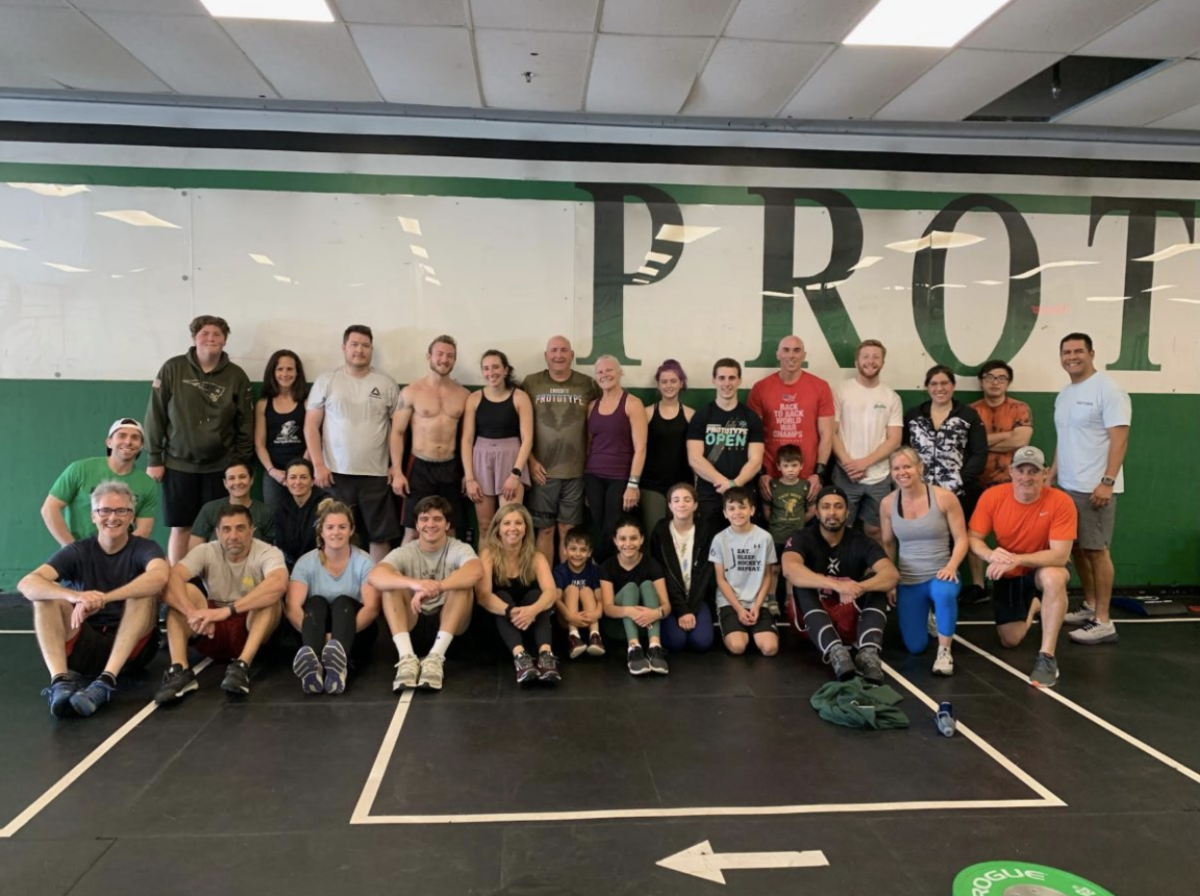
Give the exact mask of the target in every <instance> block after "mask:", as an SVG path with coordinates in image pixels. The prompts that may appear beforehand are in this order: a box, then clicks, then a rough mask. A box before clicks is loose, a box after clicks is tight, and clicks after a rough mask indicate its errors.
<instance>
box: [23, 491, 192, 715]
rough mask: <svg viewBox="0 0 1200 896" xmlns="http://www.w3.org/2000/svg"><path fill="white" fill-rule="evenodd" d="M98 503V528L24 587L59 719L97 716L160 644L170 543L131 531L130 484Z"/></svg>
mask: <svg viewBox="0 0 1200 896" xmlns="http://www.w3.org/2000/svg"><path fill="white" fill-rule="evenodd" d="M91 504H92V522H93V523H94V524H95V525H96V529H97V533H96V534H95V535H93V536H91V537H89V538H82V539H80V540H79V541H75V542H72V543H71V544H68V545H66V546H65V547H63V548H61V549H60V550H59V551H58V552H57V553H56V554H55V555H54V556H53V557H51V558H50V559H49V560H47V561H46V562H45V563H43V564H42V565H41V566H39V567H38V568H37V569H35V570H34V571H33V572H31V573H30V574H29V575H27V576H25V578H23V579H21V583H20V584H19V585H18V586H17V587H18V590H19V591H20V592H21V594H23V595H25V597H26V598H27V599H28V600H30V601H31V602H32V603H33V627H34V630H35V631H36V632H37V640H38V647H40V648H41V651H42V659H43V660H44V661H45V663H46V668H47V669H49V670H50V687H48V688H47V689H46V690H44V691H42V694H43V696H47V697H49V699H50V714H51V715H53V716H54V717H55V718H59V719H61V718H63V717H64V716H70V715H80V716H90V715H91V714H92V713H94V712H95V711H96V710H97V709H99V708H100V707H101V706H103V705H104V704H105V703H107V702H108V701H109V699H110V698H111V697H112V693H113V691H115V690H116V688H117V676H118V675H119V674H120V673H121V670H122V669H123V668H125V667H126V666H128V667H129V668H131V669H144V668H145V667H146V664H147V663H149V662H150V660H151V659H153V658H154V654H155V653H156V652H157V650H158V640H157V638H156V637H155V634H156V633H155V630H154V620H155V612H154V611H155V608H156V607H157V605H158V600H157V598H158V596H159V595H160V594H161V593H162V590H163V587H164V586H165V585H166V584H167V576H168V574H169V569H168V567H167V560H166V557H165V556H164V555H163V551H162V548H160V547H159V546H158V545H157V544H155V543H154V542H153V541H150V540H149V539H148V538H140V537H139V536H137V535H130V534H129V529H130V526H132V525H133V520H134V499H133V492H132V491H130V489H129V486H127V485H126V484H125V483H123V482H102V483H100V484H99V485H98V486H96V488H95V489H94V490H93V491H92V496H91ZM93 675H97V676H98V677H97V678H96V680H95V681H93V682H92V683H91V684H89V685H87V686H86V687H84V686H83V679H84V676H87V677H91V676H93Z"/></svg>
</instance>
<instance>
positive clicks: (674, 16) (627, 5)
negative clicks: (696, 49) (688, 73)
mask: <svg viewBox="0 0 1200 896" xmlns="http://www.w3.org/2000/svg"><path fill="white" fill-rule="evenodd" d="M736 3H737V0H656V2H654V3H647V2H646V0H604V11H603V14H602V16H601V19H600V30H601V31H603V32H607V33H609V34H650V35H657V36H660V37H716V36H717V35H718V34H720V32H721V26H722V25H724V24H725V18H726V17H727V16H728V15H729V10H730V9H732V8H733V7H734V6H735V5H736Z"/></svg>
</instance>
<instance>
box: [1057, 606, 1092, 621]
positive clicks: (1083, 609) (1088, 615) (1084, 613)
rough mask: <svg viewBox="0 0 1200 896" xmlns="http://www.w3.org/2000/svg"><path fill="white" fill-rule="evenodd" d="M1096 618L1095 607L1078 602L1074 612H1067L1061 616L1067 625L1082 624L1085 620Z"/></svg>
mask: <svg viewBox="0 0 1200 896" xmlns="http://www.w3.org/2000/svg"><path fill="white" fill-rule="evenodd" d="M1095 618H1096V608H1095V607H1089V606H1088V605H1087V604H1080V605H1079V609H1078V610H1076V611H1075V612H1074V613H1068V614H1067V615H1066V616H1064V617H1063V622H1065V623H1066V624H1067V625H1083V624H1084V623H1086V622H1091V621H1092V620H1093V619H1095Z"/></svg>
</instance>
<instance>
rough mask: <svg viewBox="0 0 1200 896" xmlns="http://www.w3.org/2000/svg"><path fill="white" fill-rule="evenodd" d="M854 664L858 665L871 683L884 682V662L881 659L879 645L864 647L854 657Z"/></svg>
mask: <svg viewBox="0 0 1200 896" xmlns="http://www.w3.org/2000/svg"><path fill="white" fill-rule="evenodd" d="M854 665H856V666H857V667H858V671H859V672H861V673H862V677H863V678H865V679H866V680H867V681H868V682H869V683H871V684H883V682H884V677H883V664H882V663H881V662H880V661H879V649H878V648H877V647H863V648H861V649H860V650H859V651H858V654H857V655H856V656H855V657H854Z"/></svg>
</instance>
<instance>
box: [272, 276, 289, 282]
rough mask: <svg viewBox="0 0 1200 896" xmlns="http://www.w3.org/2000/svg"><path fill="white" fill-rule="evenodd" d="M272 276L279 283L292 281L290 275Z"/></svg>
mask: <svg viewBox="0 0 1200 896" xmlns="http://www.w3.org/2000/svg"><path fill="white" fill-rule="evenodd" d="M272 276H273V277H274V278H275V279H276V280H278V281H279V282H280V283H291V282H292V278H291V277H285V276H283V274H273V275H272Z"/></svg>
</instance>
